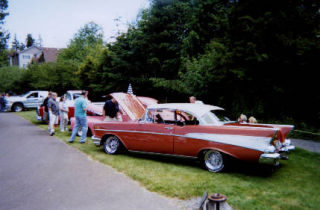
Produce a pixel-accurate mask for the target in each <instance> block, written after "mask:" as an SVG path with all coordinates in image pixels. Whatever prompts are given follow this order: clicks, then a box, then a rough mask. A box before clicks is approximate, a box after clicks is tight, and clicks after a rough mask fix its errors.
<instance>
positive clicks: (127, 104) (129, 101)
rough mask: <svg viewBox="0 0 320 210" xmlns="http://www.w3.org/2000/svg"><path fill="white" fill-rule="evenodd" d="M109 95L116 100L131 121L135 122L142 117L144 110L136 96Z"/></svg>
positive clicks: (123, 94)
mask: <svg viewBox="0 0 320 210" xmlns="http://www.w3.org/2000/svg"><path fill="white" fill-rule="evenodd" d="M110 95H111V96H112V97H113V98H114V99H116V101H117V102H118V104H119V105H120V107H121V108H122V110H123V111H124V112H126V113H127V115H128V116H129V118H130V119H131V120H132V121H136V120H138V119H140V118H141V117H142V116H143V114H144V112H145V109H146V108H145V106H144V105H143V104H142V102H141V101H140V100H139V99H138V97H137V96H135V95H130V94H127V93H111V94H110Z"/></svg>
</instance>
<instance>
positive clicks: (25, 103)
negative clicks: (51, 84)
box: [7, 90, 48, 112]
mask: <svg viewBox="0 0 320 210" xmlns="http://www.w3.org/2000/svg"><path fill="white" fill-rule="evenodd" d="M47 96H48V91H44V90H33V91H29V92H27V93H25V94H23V95H20V96H10V97H8V104H7V110H11V111H13V112H21V111H23V110H24V109H29V108H37V107H38V106H40V105H41V104H42V102H43V100H44V99H45V98H46V97H47Z"/></svg>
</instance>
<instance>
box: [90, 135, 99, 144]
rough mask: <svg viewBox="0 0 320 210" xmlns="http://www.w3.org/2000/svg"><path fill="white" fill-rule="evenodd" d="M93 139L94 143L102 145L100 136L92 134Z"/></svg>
mask: <svg viewBox="0 0 320 210" xmlns="http://www.w3.org/2000/svg"><path fill="white" fill-rule="evenodd" d="M91 139H92V141H93V143H94V144H95V145H96V146H100V144H101V139H100V138H98V137H95V136H91Z"/></svg>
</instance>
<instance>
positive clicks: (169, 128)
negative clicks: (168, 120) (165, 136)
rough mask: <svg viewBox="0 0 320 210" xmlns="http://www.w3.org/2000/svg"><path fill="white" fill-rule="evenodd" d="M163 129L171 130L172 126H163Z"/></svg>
mask: <svg viewBox="0 0 320 210" xmlns="http://www.w3.org/2000/svg"><path fill="white" fill-rule="evenodd" d="M164 128H165V129H167V130H172V129H173V128H172V127H164Z"/></svg>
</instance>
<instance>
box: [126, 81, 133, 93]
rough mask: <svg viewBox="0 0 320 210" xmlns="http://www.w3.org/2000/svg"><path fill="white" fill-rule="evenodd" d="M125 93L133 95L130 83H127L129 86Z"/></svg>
mask: <svg viewBox="0 0 320 210" xmlns="http://www.w3.org/2000/svg"><path fill="white" fill-rule="evenodd" d="M127 93H128V94H130V95H133V91H132V86H131V83H129V87H128V91H127Z"/></svg>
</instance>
